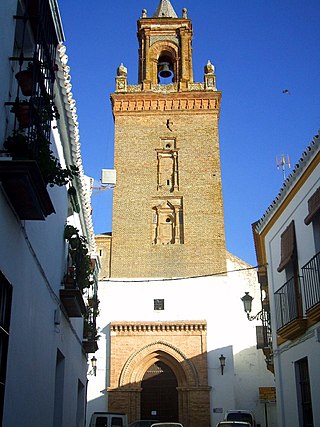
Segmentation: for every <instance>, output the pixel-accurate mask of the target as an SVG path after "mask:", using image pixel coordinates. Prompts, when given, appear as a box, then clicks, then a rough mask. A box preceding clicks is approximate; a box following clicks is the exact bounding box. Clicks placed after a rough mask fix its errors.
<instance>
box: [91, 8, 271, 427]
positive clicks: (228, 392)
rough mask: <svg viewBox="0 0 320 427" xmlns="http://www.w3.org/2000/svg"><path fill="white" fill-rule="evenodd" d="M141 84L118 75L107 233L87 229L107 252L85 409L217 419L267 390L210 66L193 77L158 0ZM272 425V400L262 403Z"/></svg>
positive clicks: (177, 20)
mask: <svg viewBox="0 0 320 427" xmlns="http://www.w3.org/2000/svg"><path fill="white" fill-rule="evenodd" d="M138 42H139V58H138V60H139V73H138V84H137V85H129V84H128V78H127V69H126V67H125V66H124V65H123V64H121V65H120V66H119V68H118V70H117V77H116V90H115V92H114V93H113V94H112V95H111V102H112V108H113V116H114V123H115V143H114V167H115V169H116V172H117V183H116V186H115V189H114V198H113V225H112V233H111V234H110V233H107V234H105V235H98V236H97V237H96V242H97V248H98V251H100V256H101V259H102V273H101V278H100V282H99V299H100V316H99V318H98V323H99V326H100V341H99V350H98V352H97V353H96V357H97V374H96V377H90V378H89V385H88V418H90V414H91V412H93V411H94V410H100V411H101V410H109V411H115V412H125V413H127V414H128V418H129V421H134V420H138V419H154V420H159V421H179V422H181V423H182V424H183V425H184V427H196V426H197V427H199V426H201V427H208V426H215V425H216V423H217V422H218V421H220V420H221V419H222V418H223V414H224V412H225V411H226V410H228V409H239V408H240V409H244V408H245V409H250V410H253V411H254V412H255V413H256V415H257V417H258V419H260V420H261V425H264V424H263V422H264V411H265V408H264V407H263V405H262V404H260V402H259V387H269V386H273V382H274V377H273V375H272V373H270V372H269V371H267V368H266V364H265V361H264V359H263V354H262V352H259V351H257V350H256V338H255V328H254V324H253V323H249V322H248V321H247V319H246V316H245V313H244V312H243V307H242V303H241V300H240V299H241V297H242V295H243V294H244V292H247V291H249V292H250V294H251V295H252V296H253V297H254V302H255V303H256V304H257V311H258V310H259V301H260V290H259V284H258V282H257V278H256V273H255V271H254V270H253V269H252V268H251V266H249V265H248V264H246V263H245V262H244V261H242V260H240V259H238V258H237V257H235V256H234V255H232V254H230V253H229V252H228V251H227V249H226V243H225V233H224V215H223V198H222V182H221V168H220V153H219V135H218V122H219V114H220V102H221V92H220V91H219V90H217V87H216V75H215V69H214V66H213V65H212V64H211V62H210V61H208V63H207V64H206V65H205V66H204V79H203V82H200V83H197V82H194V81H193V66H192V22H191V20H190V19H189V18H188V16H187V10H186V9H183V11H182V16H181V17H178V16H177V14H176V12H175V10H174V9H173V7H172V5H171V3H170V2H169V0H162V1H160V3H159V6H158V8H157V10H156V12H155V13H154V15H153V16H152V17H148V15H147V11H146V10H143V11H142V16H141V18H140V19H139V20H138ZM269 412H270V415H269V426H273V425H275V424H273V422H274V414H273V413H274V405H271V406H270V408H269Z"/></svg>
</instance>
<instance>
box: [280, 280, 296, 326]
mask: <svg viewBox="0 0 320 427" xmlns="http://www.w3.org/2000/svg"><path fill="white" fill-rule="evenodd" d="M275 306H276V320H277V328H278V329H280V328H282V327H283V326H285V325H287V324H288V323H290V322H292V321H293V320H296V319H298V318H300V317H301V312H302V308H301V292H300V280H299V278H298V277H292V278H291V279H290V280H288V281H287V282H286V283H285V284H284V285H283V286H282V287H281V288H280V289H279V290H278V291H277V292H275Z"/></svg>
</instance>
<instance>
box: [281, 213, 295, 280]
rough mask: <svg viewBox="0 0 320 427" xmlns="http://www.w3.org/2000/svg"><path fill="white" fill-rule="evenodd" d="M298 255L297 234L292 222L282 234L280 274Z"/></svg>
mask: <svg viewBox="0 0 320 427" xmlns="http://www.w3.org/2000/svg"><path fill="white" fill-rule="evenodd" d="M295 255H296V233H295V228H294V221H292V222H291V223H290V224H289V226H288V227H287V228H286V229H285V231H284V232H283V233H282V234H281V261H280V264H279V267H278V269H277V270H278V272H279V273H280V272H281V271H282V270H283V269H284V268H285V267H286V266H287V265H288V264H289V262H291V261H292V260H293V259H294V257H295Z"/></svg>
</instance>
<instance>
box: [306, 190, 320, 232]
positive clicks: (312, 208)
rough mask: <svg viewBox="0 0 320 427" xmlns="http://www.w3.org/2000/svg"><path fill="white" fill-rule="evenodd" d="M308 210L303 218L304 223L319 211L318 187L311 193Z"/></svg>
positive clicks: (310, 220)
mask: <svg viewBox="0 0 320 427" xmlns="http://www.w3.org/2000/svg"><path fill="white" fill-rule="evenodd" d="M308 210H309V213H308V215H307V216H306V218H305V220H304V223H305V224H306V225H309V224H310V223H311V222H312V220H313V218H314V217H315V215H316V214H317V213H318V212H320V187H319V188H318V189H317V190H316V191H315V192H314V193H313V195H312V196H311V197H310V199H309V200H308Z"/></svg>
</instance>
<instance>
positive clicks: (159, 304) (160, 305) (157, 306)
mask: <svg viewBox="0 0 320 427" xmlns="http://www.w3.org/2000/svg"><path fill="white" fill-rule="evenodd" d="M153 307H154V308H153V309H154V310H155V311H156V310H157V311H159V310H164V299H155V300H153Z"/></svg>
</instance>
